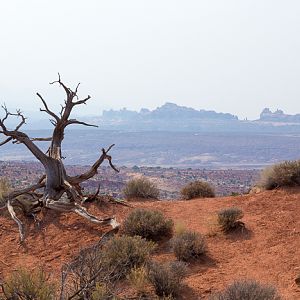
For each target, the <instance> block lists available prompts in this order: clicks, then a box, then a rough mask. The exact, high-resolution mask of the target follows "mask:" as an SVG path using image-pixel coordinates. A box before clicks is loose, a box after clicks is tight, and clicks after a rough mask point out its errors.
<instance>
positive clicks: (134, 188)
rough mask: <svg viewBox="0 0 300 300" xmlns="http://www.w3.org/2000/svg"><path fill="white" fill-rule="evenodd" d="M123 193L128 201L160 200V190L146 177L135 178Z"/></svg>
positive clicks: (128, 183)
mask: <svg viewBox="0 0 300 300" xmlns="http://www.w3.org/2000/svg"><path fill="white" fill-rule="evenodd" d="M123 193H124V195H125V197H126V198H127V199H134V198H144V199H150V198H151V199H158V197H159V189H158V188H157V186H156V184H154V183H153V182H151V181H150V180H149V179H148V178H146V177H140V178H134V179H131V180H130V181H128V182H127V184H126V186H125V188H124V189H123Z"/></svg>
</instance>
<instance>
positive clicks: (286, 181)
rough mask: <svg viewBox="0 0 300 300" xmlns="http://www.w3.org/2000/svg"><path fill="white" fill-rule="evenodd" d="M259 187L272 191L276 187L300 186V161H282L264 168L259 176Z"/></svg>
mask: <svg viewBox="0 0 300 300" xmlns="http://www.w3.org/2000/svg"><path fill="white" fill-rule="evenodd" d="M258 185H259V186H261V187H263V188H265V189H267V190H272V189H275V188H278V187H290V186H299V185H300V160H295V161H284V162H282V163H279V164H276V165H273V166H270V167H267V168H265V169H264V170H263V171H262V173H261V176H260V181H259V183H258Z"/></svg>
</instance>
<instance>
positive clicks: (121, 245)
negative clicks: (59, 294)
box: [62, 236, 155, 299]
mask: <svg viewBox="0 0 300 300" xmlns="http://www.w3.org/2000/svg"><path fill="white" fill-rule="evenodd" d="M154 248H155V244H154V243H153V242H149V241H147V240H145V239H142V238H141V237H139V236H134V237H130V236H114V237H112V238H111V239H109V240H108V241H107V242H106V243H105V244H104V245H102V244H95V245H93V246H91V247H89V248H85V249H83V250H81V251H80V252H79V255H78V256H77V257H76V258H75V259H74V260H73V261H72V262H70V263H69V264H68V265H66V266H65V267H64V269H63V274H65V275H63V274H62V275H63V276H65V279H64V284H63V286H64V296H65V298H66V299H68V298H70V297H72V295H75V294H77V295H78V297H82V298H79V299H97V298H95V297H98V296H99V295H107V297H108V299H112V298H113V296H114V286H115V284H116V282H118V281H119V280H122V279H124V278H125V277H126V276H127V275H128V274H129V273H130V272H131V270H132V269H133V268H139V267H141V266H144V265H145V264H147V263H148V261H149V259H150V253H151V252H152V251H153V250H154ZM93 297H94V298H93ZM99 297H100V296H99ZM103 297H104V296H103ZM105 297H106V296H105ZM76 299H77V298H76ZM100 299H102V298H100ZM104 299H106V298H104Z"/></svg>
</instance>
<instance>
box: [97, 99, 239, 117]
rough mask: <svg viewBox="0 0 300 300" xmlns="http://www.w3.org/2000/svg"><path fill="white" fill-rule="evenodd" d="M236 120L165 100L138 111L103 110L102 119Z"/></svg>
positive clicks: (221, 114)
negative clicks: (153, 107) (158, 105)
mask: <svg viewBox="0 0 300 300" xmlns="http://www.w3.org/2000/svg"><path fill="white" fill-rule="evenodd" d="M179 118H180V119H181V120H185V119H187V120H191V119H193V120H195V119H198V120H199V121H200V120H238V117H237V116H234V115H232V114H229V113H217V112H215V111H208V110H203V109H201V110H196V109H194V108H189V107H185V106H179V105H177V104H174V103H170V102H167V103H165V104H164V105H162V106H160V107H157V108H156V109H154V110H152V111H151V110H149V109H146V108H142V109H141V110H140V112H136V111H131V110H127V109H126V108H123V109H121V110H104V111H103V115H102V119H103V120H105V121H112V120H118V121H125V120H126V121H129V120H131V121H136V120H147V121H150V120H156V121H157V120H159V119H160V120H165V121H167V120H176V119H179Z"/></svg>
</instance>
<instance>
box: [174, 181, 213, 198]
mask: <svg viewBox="0 0 300 300" xmlns="http://www.w3.org/2000/svg"><path fill="white" fill-rule="evenodd" d="M180 193H181V196H182V198H183V199H185V200H190V199H194V198H213V197H215V192H214V189H213V188H212V187H211V185H210V184H209V183H207V182H204V181H194V182H191V183H189V184H187V185H186V186H185V187H184V188H183V189H182V190H181V191H180Z"/></svg>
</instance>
